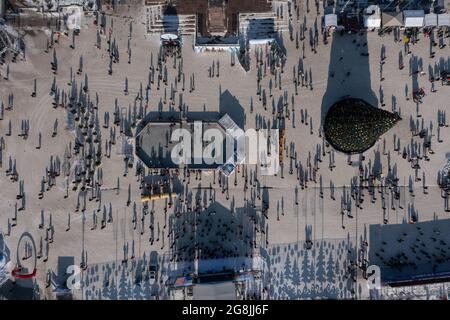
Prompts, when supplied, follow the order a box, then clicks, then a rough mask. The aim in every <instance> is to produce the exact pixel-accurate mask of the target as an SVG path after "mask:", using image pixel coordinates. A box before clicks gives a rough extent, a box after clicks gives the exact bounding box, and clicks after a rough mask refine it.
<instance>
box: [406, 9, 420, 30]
mask: <svg viewBox="0 0 450 320" xmlns="http://www.w3.org/2000/svg"><path fill="white" fill-rule="evenodd" d="M424 18H425V12H424V11H423V10H405V11H403V25H404V26H405V27H406V28H421V27H423V20H424Z"/></svg>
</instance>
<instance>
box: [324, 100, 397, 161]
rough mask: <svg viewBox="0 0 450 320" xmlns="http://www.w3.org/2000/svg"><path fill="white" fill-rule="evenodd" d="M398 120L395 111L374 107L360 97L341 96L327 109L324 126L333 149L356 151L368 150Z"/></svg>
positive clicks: (346, 151) (353, 152)
mask: <svg viewBox="0 0 450 320" xmlns="http://www.w3.org/2000/svg"><path fill="white" fill-rule="evenodd" d="M399 120H401V118H400V116H399V115H398V114H397V113H392V112H389V111H386V110H382V109H378V108H375V107H373V106H371V105H370V104H369V103H367V102H366V101H364V100H362V99H356V98H344V99H341V100H339V101H338V102H336V103H334V104H333V105H332V106H331V108H330V109H329V110H328V112H327V114H326V116H325V122H324V128H323V129H324V134H325V138H326V140H327V141H328V142H329V143H330V145H331V146H333V148H335V149H336V150H338V151H341V152H344V153H347V154H355V153H362V152H364V151H366V150H367V149H370V148H371V147H372V146H373V145H374V144H375V142H376V141H377V140H378V138H379V137H380V136H381V135H383V134H384V133H385V132H386V131H388V130H389V129H390V128H392V127H393V126H394V125H395V124H396V123H397V122H398V121H399Z"/></svg>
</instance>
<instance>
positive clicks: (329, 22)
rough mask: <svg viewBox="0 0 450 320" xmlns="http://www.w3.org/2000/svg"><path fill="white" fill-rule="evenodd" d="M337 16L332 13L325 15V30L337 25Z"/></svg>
mask: <svg viewBox="0 0 450 320" xmlns="http://www.w3.org/2000/svg"><path fill="white" fill-rule="evenodd" d="M337 20H338V19H337V15H336V14H334V13H330V14H326V15H325V28H326V29H334V28H336V27H337V26H338V24H337Z"/></svg>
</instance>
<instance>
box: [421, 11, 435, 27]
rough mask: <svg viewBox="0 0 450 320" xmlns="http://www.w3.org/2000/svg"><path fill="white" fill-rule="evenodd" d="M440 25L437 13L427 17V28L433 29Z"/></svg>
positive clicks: (425, 25)
mask: <svg viewBox="0 0 450 320" xmlns="http://www.w3.org/2000/svg"><path fill="white" fill-rule="evenodd" d="M437 24H438V16H437V14H436V13H429V14H426V15H425V19H424V24H423V26H424V27H425V28H433V27H436V26H437Z"/></svg>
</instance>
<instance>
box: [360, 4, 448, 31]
mask: <svg viewBox="0 0 450 320" xmlns="http://www.w3.org/2000/svg"><path fill="white" fill-rule="evenodd" d="M364 27H366V28H368V29H379V28H381V27H383V28H386V27H405V28H423V27H450V14H448V13H440V14H436V13H428V14H425V11H423V10H404V11H400V12H381V11H380V8H379V7H378V6H370V7H368V8H367V9H366V15H364Z"/></svg>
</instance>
